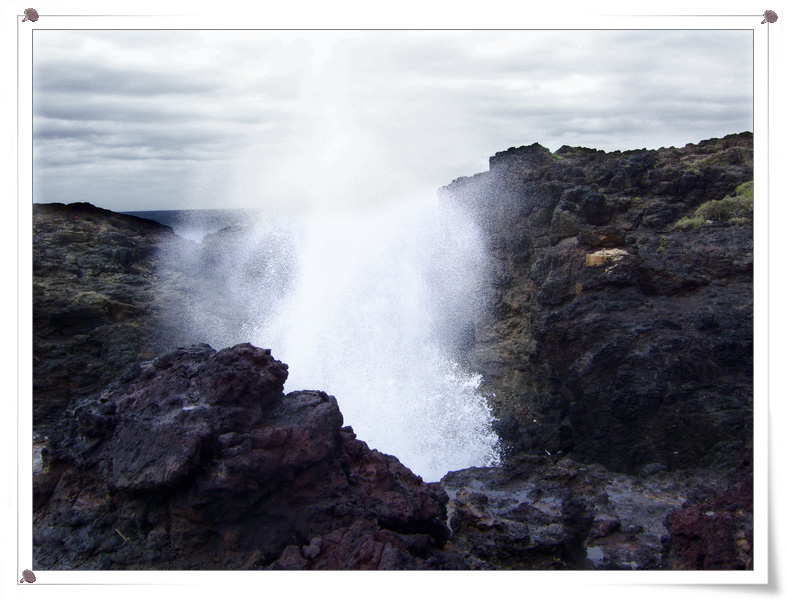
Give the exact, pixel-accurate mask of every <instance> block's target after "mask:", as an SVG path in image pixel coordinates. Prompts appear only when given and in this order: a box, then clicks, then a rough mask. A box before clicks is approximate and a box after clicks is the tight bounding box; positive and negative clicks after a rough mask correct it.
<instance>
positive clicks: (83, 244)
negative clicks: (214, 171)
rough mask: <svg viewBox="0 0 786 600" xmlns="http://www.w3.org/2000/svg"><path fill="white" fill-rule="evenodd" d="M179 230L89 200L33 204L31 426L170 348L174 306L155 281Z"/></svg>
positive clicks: (41, 430)
mask: <svg viewBox="0 0 786 600" xmlns="http://www.w3.org/2000/svg"><path fill="white" fill-rule="evenodd" d="M182 242H184V240H181V239H180V238H178V237H177V236H175V235H174V233H173V232H172V229H171V228H169V227H165V226H163V225H160V224H159V223H156V222H155V221H150V220H147V219H140V218H138V217H132V216H128V215H121V214H117V213H113V212H111V211H108V210H103V209H101V208H96V207H95V206H92V205H90V204H86V203H76V204H69V205H63V204H34V205H33V424H34V429H35V431H36V433H37V434H46V433H49V431H50V430H51V427H52V425H53V424H54V423H55V422H56V421H57V419H59V417H60V416H61V414H62V412H63V410H64V409H65V408H66V407H67V406H68V404H69V402H71V401H72V400H76V399H78V398H81V397H84V396H86V395H89V394H93V393H95V392H97V391H99V390H101V389H103V388H104V387H106V386H107V385H108V384H109V383H110V382H112V381H114V380H115V379H116V378H118V377H119V376H121V375H122V373H123V372H124V371H125V370H126V369H127V368H128V367H129V366H130V365H132V364H134V363H136V362H139V361H141V360H147V359H150V358H152V357H154V356H156V355H157V354H160V353H162V352H164V351H165V350H167V349H171V348H172V347H173V346H170V345H169V343H170V341H171V340H170V339H169V338H170V336H169V334H168V332H169V331H170V329H171V327H172V326H174V325H175V322H176V321H177V319H178V310H177V308H176V307H178V306H182V300H181V301H177V302H173V301H172V299H171V298H169V297H168V296H167V294H166V292H165V288H163V287H161V286H159V285H158V284H159V283H160V282H161V281H162V280H163V279H165V278H166V277H167V273H161V272H159V270H158V269H157V265H156V259H155V257H156V253H157V251H158V250H159V249H160V248H162V247H166V246H168V245H175V244H178V243H182Z"/></svg>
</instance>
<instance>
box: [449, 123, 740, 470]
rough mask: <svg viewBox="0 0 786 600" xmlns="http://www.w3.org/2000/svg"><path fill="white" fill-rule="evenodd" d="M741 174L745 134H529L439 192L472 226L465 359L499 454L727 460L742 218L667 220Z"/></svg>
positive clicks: (686, 462) (630, 461) (736, 377)
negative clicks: (682, 140) (482, 277)
mask: <svg viewBox="0 0 786 600" xmlns="http://www.w3.org/2000/svg"><path fill="white" fill-rule="evenodd" d="M751 179H752V136H751V134H749V133H743V134H737V135H729V136H726V137H725V138H723V139H715V140H708V141H704V142H701V143H700V144H697V145H694V144H691V145H688V146H686V147H685V148H682V149H675V148H668V149H661V150H658V151H649V150H637V151H630V152H612V153H606V152H602V151H595V150H590V149H586V148H570V147H567V146H566V147H562V148H560V149H559V150H558V151H557V152H556V153H554V154H551V153H549V152H548V150H546V149H545V148H543V147H542V146H539V145H537V144H535V145H533V146H527V147H523V148H514V149H511V150H509V151H507V152H502V153H498V154H497V155H496V156H495V157H493V158H492V159H491V161H490V171H488V172H486V173H481V174H478V175H475V176H473V177H471V178H461V179H458V180H456V181H454V182H453V183H452V184H451V185H450V186H448V187H446V188H443V189H442V190H441V193H442V201H443V202H445V203H459V204H461V205H463V206H466V207H469V208H470V209H472V210H473V212H474V214H475V215H476V218H477V220H478V221H479V222H480V223H481V224H482V228H483V230H484V233H485V238H486V243H487V246H488V249H489V253H490V259H489V261H490V262H489V272H490V282H489V286H490V290H491V292H490V299H489V310H488V315H487V317H486V318H485V319H483V320H482V321H479V322H477V323H475V340H474V346H473V347H471V348H469V349H468V352H467V355H466V361H467V363H468V365H469V367H470V368H471V369H472V370H475V371H477V372H480V373H482V374H483V378H484V384H485V386H486V390H487V391H488V392H491V393H493V394H494V400H493V403H494V409H495V411H496V414H497V417H498V418H499V427H498V433H499V434H500V436H501V437H502V438H503V440H504V441H505V443H506V444H507V446H508V450H509V452H513V453H515V452H522V451H523V452H528V451H539V452H542V451H543V449H545V450H548V451H549V452H551V453H552V454H555V453H556V452H558V451H563V452H568V451H572V452H573V453H574V456H575V457H576V458H578V459H581V460H584V461H587V462H599V463H602V464H604V465H605V466H607V467H608V468H610V469H612V470H615V471H622V472H626V473H635V472H637V471H638V470H639V469H641V468H642V467H643V466H645V465H647V464H651V463H660V464H662V465H664V466H666V467H668V468H670V469H680V468H692V467H696V466H700V465H705V466H709V465H713V464H715V465H721V464H724V463H728V462H729V461H734V460H736V452H737V451H738V450H739V448H740V447H741V446H742V445H744V444H746V443H748V442H749V440H750V439H751V438H752V423H753V419H752V397H753V378H752V373H753V287H752V280H753V226H752V219H738V220H736V221H734V220H732V221H722V220H721V221H716V222H708V223H706V224H704V225H701V226H700V227H697V228H694V229H687V230H686V229H680V228H677V227H675V224H676V222H677V221H678V220H679V219H681V218H682V217H685V216H690V215H692V214H693V211H694V210H695V209H696V208H697V207H698V206H699V205H701V204H703V203H705V202H708V201H711V200H719V199H722V198H724V197H725V196H727V195H730V194H734V193H735V188H737V186H739V185H740V184H742V183H744V182H747V181H750V180H751ZM735 449H736V450H735Z"/></svg>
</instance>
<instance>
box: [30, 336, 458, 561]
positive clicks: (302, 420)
mask: <svg viewBox="0 0 786 600" xmlns="http://www.w3.org/2000/svg"><path fill="white" fill-rule="evenodd" d="M286 376H287V366H286V365H285V364H283V363H281V362H278V361H276V360H274V359H273V358H272V356H271V355H270V351H269V350H262V349H258V348H255V347H253V346H251V345H250V344H240V345H237V346H234V347H232V348H227V349H224V350H221V351H219V352H216V351H215V350H213V349H212V348H210V347H209V346H206V345H200V346H192V347H189V348H185V349H178V350H177V351H174V352H171V353H169V354H166V355H163V356H161V357H159V358H157V359H155V360H154V361H151V362H148V363H143V364H142V365H141V366H139V367H138V368H137V369H136V370H135V372H134V371H131V372H129V373H127V374H126V377H125V378H124V379H123V380H121V381H118V382H116V383H115V384H113V385H111V386H110V387H108V388H107V389H106V390H105V391H104V392H103V393H102V394H100V395H96V396H93V397H89V398H86V399H83V400H81V401H79V402H76V403H75V405H74V406H73V407H72V409H70V410H69V411H68V412H67V413H66V415H65V416H64V417H63V418H62V420H61V421H60V422H59V424H58V427H57V428H55V429H54V431H53V433H52V436H51V439H50V441H49V443H48V445H47V446H46V448H45V449H44V451H43V468H42V469H41V470H40V471H39V472H38V473H37V474H36V476H35V478H34V504H35V507H34V540H33V542H34V562H35V567H34V568H36V569H77V568H81V569H106V568H132V569H194V568H197V569H205V568H208V569H214V568H220V569H238V568H262V567H271V568H281V569H286V568H297V569H306V568H329V569H338V568H353V569H381V568H407V569H417V568H450V567H454V568H455V567H462V566H463V562H462V561H461V559H460V558H458V557H457V556H456V555H454V554H450V553H447V552H444V551H442V550H441V547H442V546H444V544H445V542H446V540H447V538H448V528H447V526H446V524H445V518H446V503H447V501H448V498H447V495H446V494H445V492H444V491H443V490H442V488H441V487H440V486H439V485H438V484H425V483H423V481H422V479H421V478H420V477H418V476H416V475H414V474H413V473H412V472H411V471H410V470H409V469H407V468H406V467H405V466H404V465H402V464H401V463H399V462H398V461H397V460H396V459H395V458H394V457H391V456H387V455H384V454H381V453H380V452H378V451H376V450H370V449H369V448H368V446H367V445H366V444H365V443H364V442H362V441H360V440H358V439H356V437H355V435H354V434H353V432H352V430H351V428H348V427H342V416H341V413H340V412H339V409H338V406H337V404H336V400H335V398H333V397H332V396H328V395H327V394H325V393H323V392H309V391H304V392H292V393H290V394H287V395H284V394H283V391H282V390H283V386H284V381H285V379H286Z"/></svg>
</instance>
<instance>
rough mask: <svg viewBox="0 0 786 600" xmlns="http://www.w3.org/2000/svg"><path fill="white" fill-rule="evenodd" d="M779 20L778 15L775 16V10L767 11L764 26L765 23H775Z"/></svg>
mask: <svg viewBox="0 0 786 600" xmlns="http://www.w3.org/2000/svg"><path fill="white" fill-rule="evenodd" d="M777 20H778V15H777V14H775V11H774V10H765V11H764V20H763V21H762V25H763V24H764V23H774V22H775V21H777Z"/></svg>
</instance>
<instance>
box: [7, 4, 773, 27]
mask: <svg viewBox="0 0 786 600" xmlns="http://www.w3.org/2000/svg"><path fill="white" fill-rule="evenodd" d="M770 12H771V11H770ZM773 14H775V13H773ZM776 18H777V17H776ZM25 21H32V22H33V23H35V22H36V21H38V11H37V10H36V9H34V8H26V9H25V18H24V19H22V23H24V22H25Z"/></svg>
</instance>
